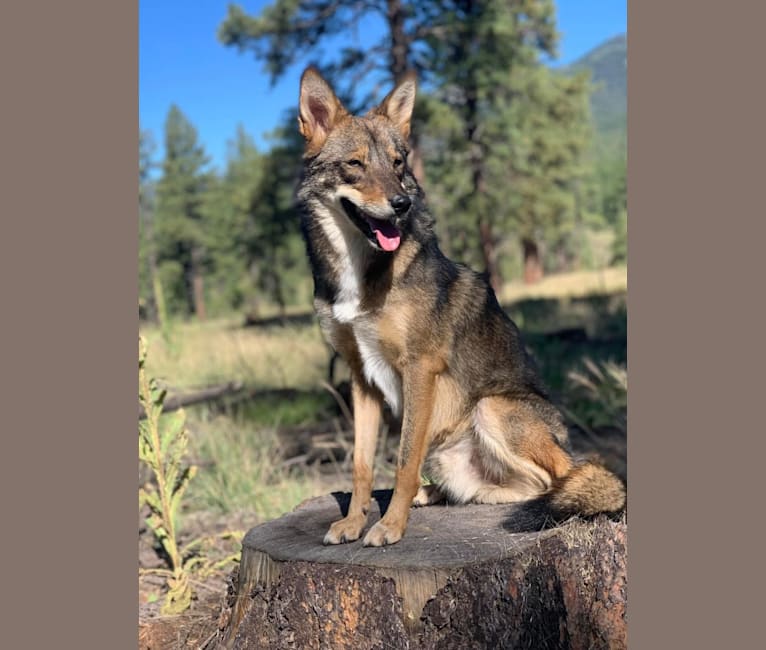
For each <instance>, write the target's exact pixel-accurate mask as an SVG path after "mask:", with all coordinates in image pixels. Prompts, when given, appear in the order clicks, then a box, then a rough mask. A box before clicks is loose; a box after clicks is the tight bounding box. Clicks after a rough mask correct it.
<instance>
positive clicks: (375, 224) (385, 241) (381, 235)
mask: <svg viewBox="0 0 766 650" xmlns="http://www.w3.org/2000/svg"><path fill="white" fill-rule="evenodd" d="M370 226H372V231H373V232H374V233H375V237H376V238H377V239H378V243H379V244H380V247H381V248H382V249H383V250H384V251H389V252H390V251H395V250H396V249H397V248H399V242H400V241H401V238H402V236H401V233H400V232H399V230H398V228H397V227H396V226H393V225H391V224H390V223H388V222H387V221H378V220H377V219H376V220H375V221H371V222H370Z"/></svg>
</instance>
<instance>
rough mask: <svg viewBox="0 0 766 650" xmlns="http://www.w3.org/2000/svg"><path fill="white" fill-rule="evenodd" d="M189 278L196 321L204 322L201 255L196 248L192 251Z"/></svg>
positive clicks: (203, 287)
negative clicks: (190, 279) (190, 278)
mask: <svg viewBox="0 0 766 650" xmlns="http://www.w3.org/2000/svg"><path fill="white" fill-rule="evenodd" d="M191 257H192V263H191V276H192V295H193V300H194V313H195V315H196V316H197V320H200V321H204V320H205V318H206V312H205V286H204V278H203V277H202V268H201V267H202V264H201V262H202V253H201V251H200V250H199V249H198V248H195V249H194V250H192V255H191Z"/></svg>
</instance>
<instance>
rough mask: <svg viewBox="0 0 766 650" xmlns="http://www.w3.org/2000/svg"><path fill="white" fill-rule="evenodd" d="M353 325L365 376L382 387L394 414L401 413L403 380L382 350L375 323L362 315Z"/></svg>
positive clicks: (382, 391) (371, 382)
mask: <svg viewBox="0 0 766 650" xmlns="http://www.w3.org/2000/svg"><path fill="white" fill-rule="evenodd" d="M351 327H352V328H353V330H354V338H355V339H356V344H357V347H358V348H359V354H360V356H361V357H362V364H363V368H364V376H365V378H366V379H367V381H368V382H370V384H374V385H375V386H377V387H378V388H379V389H380V392H381V393H383V397H384V398H385V399H386V402H388V405H389V406H390V407H391V411H392V412H393V413H394V415H399V414H400V413H401V410H402V381H401V378H400V377H399V373H398V372H396V370H395V369H394V367H393V366H392V365H391V364H390V363H389V362H388V361H387V360H386V358H385V357H384V356H383V353H382V352H381V350H380V346H379V345H378V338H377V333H376V331H375V329H376V328H375V325H374V324H373V323H371V322H369V321H368V320H367V319H365V318H364V317H361V318H359V319H358V320H356V321H354V322H353V323H352V325H351Z"/></svg>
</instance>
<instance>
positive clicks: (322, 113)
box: [298, 66, 346, 149]
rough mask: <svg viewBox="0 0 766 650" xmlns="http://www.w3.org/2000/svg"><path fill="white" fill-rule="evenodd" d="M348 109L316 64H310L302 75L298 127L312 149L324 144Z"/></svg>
mask: <svg viewBox="0 0 766 650" xmlns="http://www.w3.org/2000/svg"><path fill="white" fill-rule="evenodd" d="M345 113H346V109H345V108H343V104H341V103H340V100H339V99H338V98H337V97H336V95H335V93H334V92H333V89H332V88H331V87H330V84H328V83H327V82H326V81H325V80H324V79H323V78H322V75H321V74H319V71H318V70H317V69H316V68H315V67H314V66H309V67H308V68H306V69H305V70H304V71H303V75H302V76H301V93H300V100H299V102H298V128H299V129H300V132H301V135H303V137H304V138H306V142H307V143H309V144H310V146H311V148H312V149H315V148H319V147H321V146H322V145H323V144H324V141H325V140H326V139H327V136H328V135H329V133H330V131H331V130H332V127H333V125H334V124H335V123H336V122H337V120H338V118H339V117H341V116H342V115H345Z"/></svg>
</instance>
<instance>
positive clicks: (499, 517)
mask: <svg viewBox="0 0 766 650" xmlns="http://www.w3.org/2000/svg"><path fill="white" fill-rule="evenodd" d="M390 495H391V492H390V491H385V492H376V493H374V496H375V500H374V502H373V506H372V508H371V513H370V525H371V524H372V523H374V521H376V520H377V519H378V518H379V517H380V510H381V507H382V509H383V511H385V508H386V506H387V502H388V500H390ZM348 500H349V495H348V494H334V495H332V496H325V497H320V498H318V499H312V500H310V501H308V502H305V503H304V504H302V505H301V506H299V507H298V508H297V509H296V510H295V511H293V512H292V513H290V514H288V515H285V516H284V517H281V518H280V519H277V520H275V521H271V522H268V523H265V524H262V525H260V526H257V527H255V528H253V529H252V530H250V532H249V533H248V534H247V535H246V536H245V538H244V541H243V548H242V559H241V563H240V567H239V573H238V578H237V579H236V581H235V585H234V586H233V587H232V590H231V592H230V597H229V599H228V601H227V607H226V608H224V612H223V615H222V617H221V620H220V622H219V628H220V629H219V636H218V643H219V647H222V648H234V649H243V648H278V649H282V648H300V649H303V648H318V649H319V648H333V649H341V648H349V649H350V648H354V649H355V650H365V649H367V648H370V649H371V648H409V649H413V648H429V649H434V650H435V649H437V648H438V649H440V650H441V649H444V648H455V649H458V648H472V649H474V648H476V649H478V648H540V649H545V648H582V649H589V648H611V649H614V648H625V647H627V630H626V608H627V593H626V555H627V524H626V523H625V522H624V521H612V520H610V519H608V518H606V517H598V518H596V519H595V520H594V521H590V522H586V521H581V520H571V521H569V522H567V523H565V524H563V525H561V526H559V527H556V528H551V529H547V530H542V531H540V530H530V529H527V523H526V522H525V521H524V517H519V516H516V513H517V512H518V507H515V506H508V505H501V506H487V505H481V506H479V505H469V506H429V507H426V508H417V509H413V511H412V513H411V517H410V523H409V527H408V529H407V532H406V534H405V536H404V538H403V539H402V540H401V541H400V542H399V543H398V544H395V545H393V546H388V547H384V548H365V547H363V546H362V544H361V541H357V542H353V543H350V544H342V545H338V546H323V545H322V538H323V536H324V534H325V532H326V530H327V528H328V526H329V525H330V523H332V522H333V521H335V520H336V519H338V518H339V517H340V516H342V513H343V512H345V510H346V509H347V507H348Z"/></svg>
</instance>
